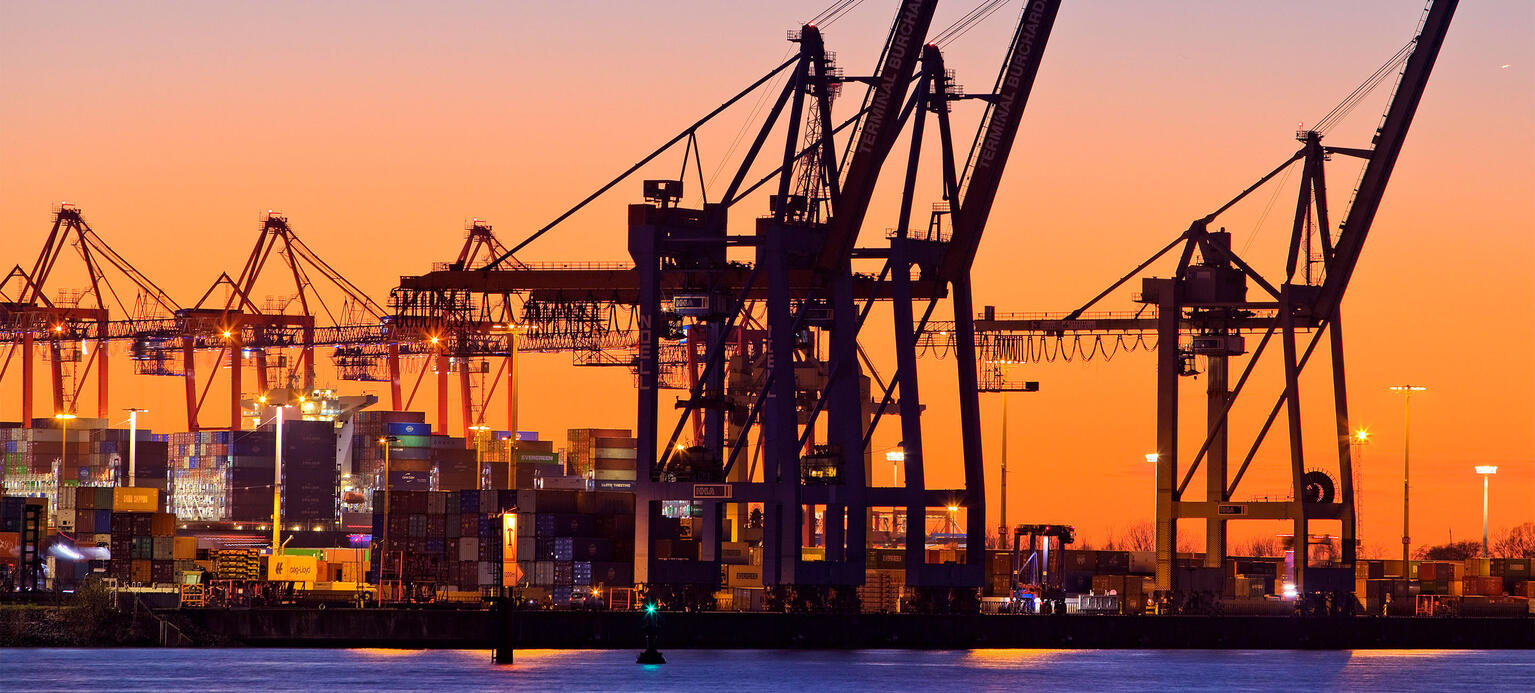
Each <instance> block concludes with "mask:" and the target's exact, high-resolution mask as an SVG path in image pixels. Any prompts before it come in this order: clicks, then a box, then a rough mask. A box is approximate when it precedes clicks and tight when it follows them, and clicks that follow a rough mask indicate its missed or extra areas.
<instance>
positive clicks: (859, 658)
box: [0, 649, 1535, 693]
mask: <svg viewBox="0 0 1535 693" xmlns="http://www.w3.org/2000/svg"><path fill="white" fill-rule="evenodd" d="M636 654H637V653H636V652H630V651H617V650H608V651H604V650H524V651H519V652H517V654H516V660H517V661H516V663H515V664H513V665H511V666H496V665H494V664H492V663H491V662H490V653H489V652H488V651H485V650H455V651H450V650H283V649H231V650H195V649H186V650H170V649H103V650H71V649H0V691H28V692H34V691H35V692H37V693H44V692H50V691H60V692H64V691H68V692H70V693H73V692H76V691H122V692H125V693H127V692H136V691H143V692H146V693H161V692H165V691H208V692H218V691H231V692H242V693H243V692H245V691H304V692H306V693H342V692H349V691H426V692H430V693H469V692H472V691H508V690H529V691H629V690H646V691H708V692H710V693H732V692H736V691H740V692H742V693H748V692H749V693H758V692H759V691H796V692H797V693H811V692H817V691H837V690H847V691H852V690H876V691H879V690H884V691H908V690H912V691H973V690H981V691H1004V690H1005V691H1028V692H1030V693H1033V692H1035V691H1057V690H1059V691H1080V690H1088V691H1093V692H1094V693H1105V692H1108V691H1137V692H1140V691H1156V690H1178V691H1190V690H1195V691H1197V690H1219V691H1230V690H1238V691H1240V690H1250V691H1264V692H1266V693H1267V692H1272V691H1300V690H1352V691H1379V690H1392V689H1396V690H1431V691H1446V690H1478V691H1527V690H1532V689H1531V682H1535V652H1530V651H1437V650H1434V651H1427V650H1420V651H1402V650H1396V651H1389V650H1388V651H1382V650H1360V651H1353V652H1346V651H1343V652H1317V651H1277V650H1262V651H1257V650H968V651H908V650H855V651H825V650H822V651H796V650H672V651H666V652H665V655H666V657H667V659H668V663H667V664H665V665H660V666H641V665H637V664H635V663H634V657H635V655H636Z"/></svg>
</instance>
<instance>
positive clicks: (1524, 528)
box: [1487, 522, 1535, 558]
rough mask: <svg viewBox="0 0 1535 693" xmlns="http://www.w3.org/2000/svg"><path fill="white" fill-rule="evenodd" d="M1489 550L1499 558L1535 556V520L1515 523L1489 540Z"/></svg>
mask: <svg viewBox="0 0 1535 693" xmlns="http://www.w3.org/2000/svg"><path fill="white" fill-rule="evenodd" d="M1487 548H1488V550H1489V551H1490V552H1491V553H1492V555H1494V556H1497V557H1499V558H1535V522H1525V523H1523V524H1519V525H1515V526H1513V527H1510V528H1508V529H1507V530H1504V531H1503V532H1502V533H1500V534H1498V536H1497V538H1496V539H1493V540H1492V541H1490V542H1488V547H1487Z"/></svg>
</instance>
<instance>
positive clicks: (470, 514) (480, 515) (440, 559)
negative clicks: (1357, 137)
mask: <svg viewBox="0 0 1535 693" xmlns="http://www.w3.org/2000/svg"><path fill="white" fill-rule="evenodd" d="M516 503H517V492H515V491H506V490H501V491H496V490H490V491H391V492H389V497H388V499H387V503H386V499H385V497H384V492H383V491H377V492H375V493H374V498H373V507H374V508H376V509H377V510H376V511H375V512H374V514H373V539H374V543H375V545H377V546H379V547H381V548H380V551H378V552H374V553H373V555H372V556H371V557H370V568H369V570H370V573H371V574H372V576H373V579H374V581H376V580H377V577H378V575H379V566H380V563H381V562H382V563H383V564H384V571H383V577H384V579H385V580H386V581H389V582H394V581H399V582H402V583H412V584H417V585H420V584H431V585H435V586H436V587H437V589H439V590H442V589H449V590H456V591H465V592H480V591H482V590H483V589H484V588H490V587H494V586H495V585H498V584H501V580H502V579H503V575H502V570H503V568H502V565H503V563H502V547H503V525H502V522H501V517H500V515H501V512H502V511H503V510H511V509H514V508H515V507H516ZM386 505H387V506H388V511H389V512H388V514H387V515H385V513H384V508H385V506H386ZM386 523H387V527H388V530H389V531H388V540H387V542H386V540H385V532H384V530H385V527H386Z"/></svg>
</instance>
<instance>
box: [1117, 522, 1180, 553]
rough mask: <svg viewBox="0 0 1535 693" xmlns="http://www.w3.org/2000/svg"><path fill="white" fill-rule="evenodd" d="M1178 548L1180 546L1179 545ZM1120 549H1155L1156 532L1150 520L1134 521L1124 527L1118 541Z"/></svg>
mask: <svg viewBox="0 0 1535 693" xmlns="http://www.w3.org/2000/svg"><path fill="white" fill-rule="evenodd" d="M1179 548H1180V550H1181V549H1182V547H1179ZM1119 550H1120V551H1155V550H1157V533H1156V528H1154V527H1153V526H1152V525H1151V523H1150V522H1136V523H1134V524H1132V525H1130V526H1129V527H1126V528H1125V534H1124V538H1123V540H1122V541H1120V542H1119Z"/></svg>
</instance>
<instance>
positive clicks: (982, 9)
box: [930, 0, 1012, 48]
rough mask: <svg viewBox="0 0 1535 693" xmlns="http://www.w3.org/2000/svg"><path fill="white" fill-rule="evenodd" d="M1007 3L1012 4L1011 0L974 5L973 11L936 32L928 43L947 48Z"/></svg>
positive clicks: (986, 1) (998, 0)
mask: <svg viewBox="0 0 1535 693" xmlns="http://www.w3.org/2000/svg"><path fill="white" fill-rule="evenodd" d="M1009 2H1012V0H982V2H981V4H979V5H976V6H975V8H974V9H971V10H970V11H969V12H966V13H965V14H964V15H962V16H960V18H959V19H957V20H955V21H954V23H953V24H950V25H949V26H948V28H946V29H944V30H943V31H940V32H938V35H936V36H934V37H933V38H932V39H931V41H930V43H932V44H933V45H936V46H938V47H939V48H947V47H948V46H949V44H950V43H953V42H954V41H957V40H959V38H960V37H962V36H964V35H965V34H968V33H970V30H971V29H974V28H975V27H977V26H979V25H980V24H981V23H982V22H984V21H986V19H987V18H988V17H990V16H991V15H993V14H996V12H997V10H1000V9H1002V7H1003V6H1005V5H1007V4H1008V3H1009Z"/></svg>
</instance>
